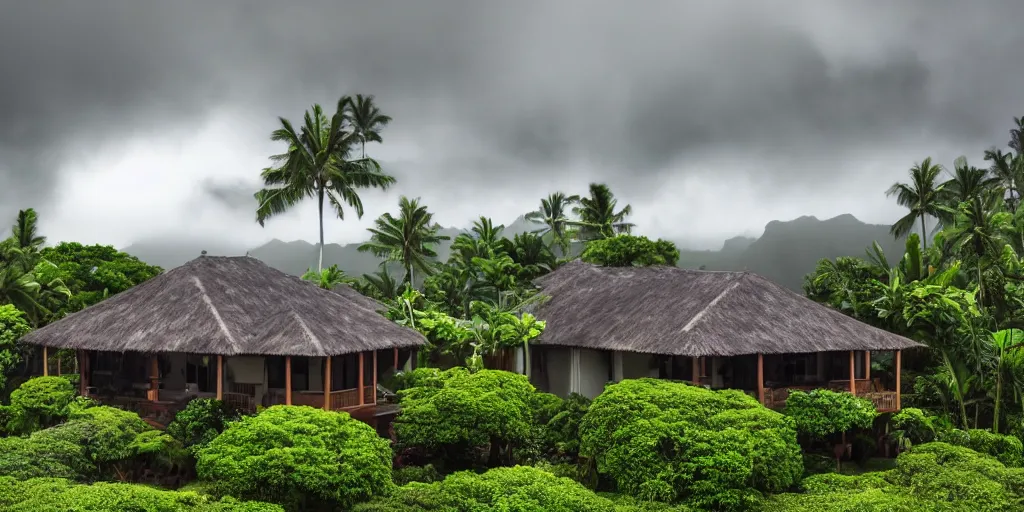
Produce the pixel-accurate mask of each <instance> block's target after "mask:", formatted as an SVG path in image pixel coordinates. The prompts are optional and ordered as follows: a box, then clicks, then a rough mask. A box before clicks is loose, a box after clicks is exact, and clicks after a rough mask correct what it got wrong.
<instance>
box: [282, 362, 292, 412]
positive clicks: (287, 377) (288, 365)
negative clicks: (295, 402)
mask: <svg viewBox="0 0 1024 512" xmlns="http://www.w3.org/2000/svg"><path fill="white" fill-rule="evenodd" d="M284 404H285V405H291V404H292V356H284Z"/></svg>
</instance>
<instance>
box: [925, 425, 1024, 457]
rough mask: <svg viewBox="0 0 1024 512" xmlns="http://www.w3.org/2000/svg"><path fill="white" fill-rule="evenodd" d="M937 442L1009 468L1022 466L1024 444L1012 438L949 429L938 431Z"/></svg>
mask: <svg viewBox="0 0 1024 512" xmlns="http://www.w3.org/2000/svg"><path fill="white" fill-rule="evenodd" d="M937 437H938V440H939V441H942V442H944V443H948V444H952V445H955V446H963V447H966V448H970V449H972V450H974V451H976V452H978V453H984V454H986V455H991V456H993V457H995V458H996V459H998V460H999V462H1002V463H1003V464H1005V465H1007V466H1010V467H1021V466H1022V465H1024V444H1022V443H1021V442H1020V439H1017V438H1016V437H1014V436H1007V435H1003V434H994V433H992V432H989V431H988V430H981V429H971V430H960V429H955V428H954V429H949V430H943V431H940V432H939V434H938V436H937Z"/></svg>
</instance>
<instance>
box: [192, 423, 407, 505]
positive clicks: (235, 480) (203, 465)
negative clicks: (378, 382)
mask: <svg viewBox="0 0 1024 512" xmlns="http://www.w3.org/2000/svg"><path fill="white" fill-rule="evenodd" d="M196 471H197V473H198V475H199V478H200V479H201V480H203V481H204V482H206V484H208V486H209V489H210V490H211V491H212V492H214V493H216V494H219V495H227V496H234V497H236V498H239V499H247V500H258V501H267V502H272V503H279V504H281V505H283V506H284V507H285V509H287V510H347V509H348V508H349V507H351V506H352V505H353V504H355V503H357V502H360V501H364V500H367V499H370V498H371V497H373V496H377V495H385V494H388V493H389V492H391V490H392V488H393V487H394V484H393V483H392V481H391V447H390V442H389V441H388V440H386V439H383V438H381V437H380V436H378V435H377V432H376V431H375V430H374V429H373V428H372V427H370V426H369V425H367V424H365V423H363V422H361V421H358V420H355V419H353V418H352V417H350V416H349V415H348V413H345V412H330V411H324V410H322V409H314V408H312V407H306V406H286V405H276V406H273V407H270V408H267V409H265V410H263V411H262V412H261V413H259V414H258V415H256V416H245V417H243V418H241V419H240V420H239V421H237V422H233V423H231V424H230V425H229V426H228V427H227V428H226V429H225V430H224V432H223V433H221V434H220V435H219V436H217V437H216V438H214V439H213V441H211V442H210V443H209V444H208V445H206V447H205V448H203V449H201V450H199V452H198V462H197V464H196Z"/></svg>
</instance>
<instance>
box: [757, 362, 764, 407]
mask: <svg viewBox="0 0 1024 512" xmlns="http://www.w3.org/2000/svg"><path fill="white" fill-rule="evenodd" d="M757 401H758V402H761V405H764V354H758V355H757Z"/></svg>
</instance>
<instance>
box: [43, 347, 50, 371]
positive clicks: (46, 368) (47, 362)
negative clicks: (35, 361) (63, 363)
mask: <svg viewBox="0 0 1024 512" xmlns="http://www.w3.org/2000/svg"><path fill="white" fill-rule="evenodd" d="M49 376H50V354H49V352H47V350H46V345H43V377H49Z"/></svg>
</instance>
